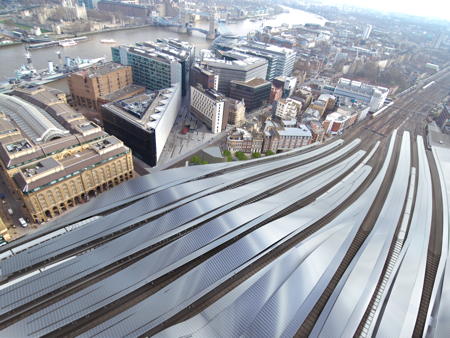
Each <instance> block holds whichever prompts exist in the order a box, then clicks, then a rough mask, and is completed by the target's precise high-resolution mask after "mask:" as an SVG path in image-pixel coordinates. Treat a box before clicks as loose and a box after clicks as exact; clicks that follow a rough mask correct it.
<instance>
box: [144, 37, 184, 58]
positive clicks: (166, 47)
mask: <svg viewBox="0 0 450 338" xmlns="http://www.w3.org/2000/svg"><path fill="white" fill-rule="evenodd" d="M136 46H139V47H144V48H152V49H154V50H157V51H160V52H163V53H167V54H169V55H172V56H175V57H177V58H179V59H180V60H185V59H187V58H188V57H189V56H190V54H191V53H190V52H191V51H190V49H189V48H188V47H187V46H186V47H184V46H182V45H179V46H177V45H176V44H173V43H169V42H168V41H164V40H159V41H158V40H157V41H144V42H139V43H136Z"/></svg>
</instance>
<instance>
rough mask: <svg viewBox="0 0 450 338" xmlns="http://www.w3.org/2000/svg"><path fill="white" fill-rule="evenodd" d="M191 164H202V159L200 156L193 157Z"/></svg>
mask: <svg viewBox="0 0 450 338" xmlns="http://www.w3.org/2000/svg"><path fill="white" fill-rule="evenodd" d="M191 163H192V164H202V159H201V158H200V156H198V155H195V156H192V158H191Z"/></svg>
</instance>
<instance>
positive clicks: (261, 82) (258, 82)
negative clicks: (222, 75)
mask: <svg viewBox="0 0 450 338" xmlns="http://www.w3.org/2000/svg"><path fill="white" fill-rule="evenodd" d="M230 82H231V83H236V84H239V85H241V86H247V87H260V86H263V85H267V84H270V82H269V81H267V80H264V79H261V78H254V79H251V80H250V81H247V82H244V81H238V80H231V81H230Z"/></svg>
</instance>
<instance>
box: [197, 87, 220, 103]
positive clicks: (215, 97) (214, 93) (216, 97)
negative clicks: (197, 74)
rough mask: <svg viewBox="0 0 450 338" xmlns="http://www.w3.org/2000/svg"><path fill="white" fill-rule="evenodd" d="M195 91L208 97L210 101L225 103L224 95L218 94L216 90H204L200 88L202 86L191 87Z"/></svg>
mask: <svg viewBox="0 0 450 338" xmlns="http://www.w3.org/2000/svg"><path fill="white" fill-rule="evenodd" d="M193 87H194V88H195V89H197V90H199V91H201V92H202V93H204V94H206V95H207V96H209V97H210V98H211V99H213V100H216V101H225V95H223V94H222V93H219V92H218V91H217V90H215V89H212V88H208V89H204V88H203V87H202V85H200V84H197V85H195V86H193Z"/></svg>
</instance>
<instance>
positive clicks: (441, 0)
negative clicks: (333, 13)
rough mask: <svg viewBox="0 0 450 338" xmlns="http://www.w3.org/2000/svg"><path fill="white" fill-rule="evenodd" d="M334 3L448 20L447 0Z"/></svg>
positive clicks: (338, 0) (342, 0) (344, 0)
mask: <svg viewBox="0 0 450 338" xmlns="http://www.w3.org/2000/svg"><path fill="white" fill-rule="evenodd" d="M333 2H334V3H341V4H343V3H344V4H351V5H355V6H358V7H367V8H373V9H378V10H383V11H387V12H401V13H406V14H413V15H419V16H427V17H438V18H442V19H447V20H449V21H450V1H449V0H334V1H333Z"/></svg>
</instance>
